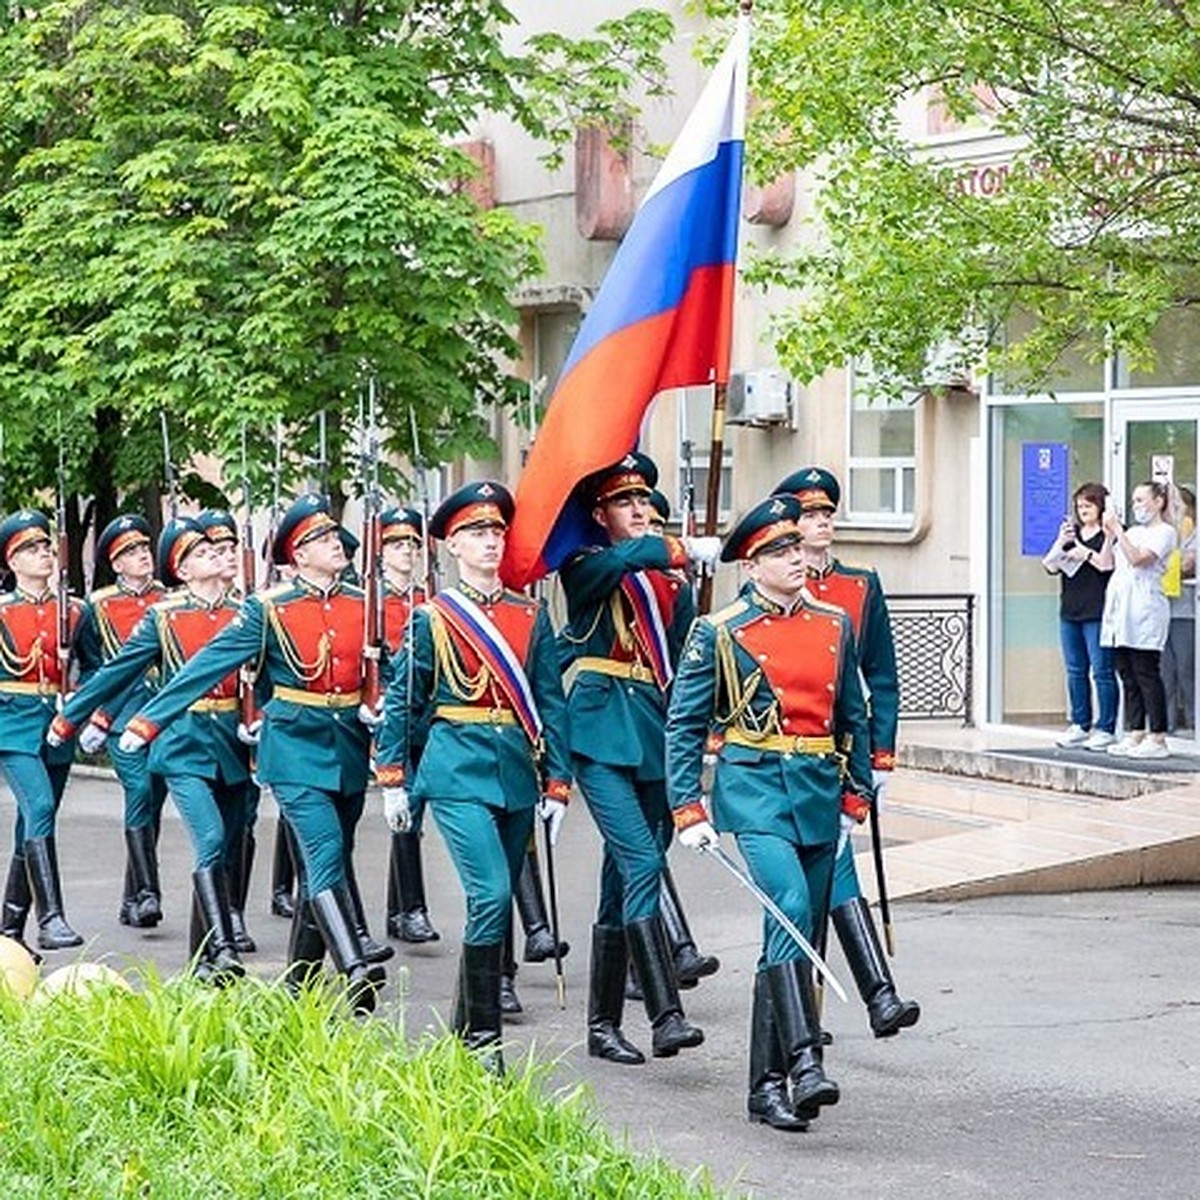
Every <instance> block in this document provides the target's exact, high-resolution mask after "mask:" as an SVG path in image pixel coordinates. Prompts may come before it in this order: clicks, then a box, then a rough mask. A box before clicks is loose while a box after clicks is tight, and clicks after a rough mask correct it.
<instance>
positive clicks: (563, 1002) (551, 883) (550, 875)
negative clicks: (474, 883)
mask: <svg viewBox="0 0 1200 1200" xmlns="http://www.w3.org/2000/svg"><path fill="white" fill-rule="evenodd" d="M542 833H543V834H545V838H546V891H547V892H549V893H550V936H551V937H552V938H553V939H554V983H555V986H556V987H557V989H558V1007H559V1008H566V1007H567V976H566V973H565V972H564V971H563V963H562V938H561V937H560V936H559V933H558V883H557V882H556V880H555V876H554V845H553V843H552V842H551V841H550V822H549V821H543V822H542Z"/></svg>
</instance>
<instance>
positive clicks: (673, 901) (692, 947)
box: [659, 866, 721, 988]
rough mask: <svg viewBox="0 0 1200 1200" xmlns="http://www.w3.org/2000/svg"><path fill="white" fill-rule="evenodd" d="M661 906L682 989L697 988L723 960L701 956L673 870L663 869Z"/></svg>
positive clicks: (713, 973)
mask: <svg viewBox="0 0 1200 1200" xmlns="http://www.w3.org/2000/svg"><path fill="white" fill-rule="evenodd" d="M659 900H660V905H661V910H662V920H663V926H664V927H665V928H666V931H667V941H668V942H670V944H671V954H672V957H673V958H674V960H675V977H676V979H678V980H679V986H680V987H681V988H689V987H695V986H696V984H697V983H699V982H700V980H701V979H703V978H704V977H705V976H706V975H715V974H716V973H717V972H718V971H719V970H720V969H721V960H720V959H719V958H715V957H714V956H713V955H711V954H701V953H700V951H699V950H697V949H696V941H695V939H694V938H693V937H692V931H691V929H690V928H689V927H688V923H687V917H686V916H684V913H683V905H682V904H681V903H680V901H679V892H678V891H676V889H675V879H674V876H672V874H671V869H670V868H669V867H666V866H664V867H663V873H662V887H661V888H660V896H659Z"/></svg>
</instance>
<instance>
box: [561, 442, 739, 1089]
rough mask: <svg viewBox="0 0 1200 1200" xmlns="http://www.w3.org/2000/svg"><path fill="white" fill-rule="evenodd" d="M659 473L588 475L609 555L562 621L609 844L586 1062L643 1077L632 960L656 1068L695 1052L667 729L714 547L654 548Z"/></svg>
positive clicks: (574, 569)
mask: <svg viewBox="0 0 1200 1200" xmlns="http://www.w3.org/2000/svg"><path fill="white" fill-rule="evenodd" d="M657 481H658V469H657V467H655V465H654V463H653V462H652V461H651V460H650V459H649V458H648V457H647V456H646V455H644V454H641V453H638V452H633V453H631V454H627V455H626V456H625V457H624V458H622V459H621V460H620V461H619V462H616V463H613V464H612V465H611V466H609V467H607V468H605V469H603V470H601V471H598V472H596V473H595V474H594V475H591V476H589V477H588V478H587V479H585V480H584V481H583V483H582V484H581V485H580V489H579V491H580V496H581V497H582V498H583V499H584V501H585V502H586V503H587V504H589V505H590V506H591V513H592V518H593V520H594V521H595V523H596V525H597V526H598V528H599V530H600V536H602V537H603V539H604V540H605V541H606V542H607V545H594V546H590V547H588V548H586V549H584V550H582V551H580V552H579V553H578V554H576V555H575V556H574V557H573V558H571V559H569V560H568V561H567V562H566V563H565V564H564V566H563V567H562V569H561V572H560V578H561V580H562V585H563V590H564V591H565V592H566V596H567V612H568V620H567V624H566V626H565V627H564V628H563V630H562V631H561V632H560V634H559V658H560V663H561V665H562V667H563V668H564V670H565V669H566V668H568V667H569V666H572V665H573V666H574V668H575V671H576V675H575V683H574V686H573V687H572V689H571V695H570V730H571V759H572V764H573V767H574V771H575V775H576V777H577V778H578V780H579V785H580V788H581V789H582V791H583V795H584V799H585V800H586V801H587V805H588V809H589V810H590V812H591V814H592V817H593V818H594V820H595V822H596V824H597V826H598V827H599V829H600V833H601V835H602V836H603V838H604V861H603V866H602V869H601V882H600V903H599V907H598V909H597V913H596V923H595V925H594V926H593V928H592V963H591V983H590V990H589V1001H588V1053H589V1054H591V1055H592V1056H593V1057H596V1058H605V1059H608V1060H609V1061H610V1062H616V1063H622V1064H628V1065H637V1064H639V1063H642V1062H644V1061H645V1057H644V1055H643V1054H642V1052H641V1051H640V1050H639V1049H638V1048H637V1047H636V1046H634V1045H633V1044H632V1043H631V1042H630V1041H629V1040H628V1039H627V1038H626V1037H625V1035H624V1033H623V1032H622V1031H621V1016H622V1010H623V1000H624V994H625V975H626V965H627V963H628V961H629V958H630V957H631V958H632V960H633V964H634V966H635V968H636V970H637V974H638V979H639V982H640V984H641V988H642V997H643V1000H644V1003H645V1006H646V1013H647V1015H648V1016H649V1018H650V1023H651V1026H652V1031H653V1032H652V1048H653V1052H654V1054H655V1056H656V1057H660V1058H662V1057H670V1056H673V1055H675V1054H678V1053H679V1051H680V1050H681V1049H685V1048H687V1047H691V1046H698V1045H700V1044H701V1042H703V1040H704V1034H703V1032H702V1031H701V1030H700V1029H698V1028H697V1027H696V1026H694V1025H692V1024H690V1023H689V1022H688V1021H687V1020H686V1018H685V1017H684V1014H683V1005H682V1003H681V1002H680V999H679V986H678V981H677V978H676V974H675V964H674V960H673V957H672V954H671V949H670V946H669V944H668V941H667V935H666V931H665V929H664V927H663V923H662V919H661V916H660V890H661V884H662V877H663V869H664V866H665V857H664V847H665V845H666V844H667V843H668V841H669V840H670V833H669V829H670V820H671V818H670V810H669V808H668V805H667V792H666V782H665V781H666V768H665V762H664V746H663V728H664V725H665V723H666V714H667V697H668V692H669V688H670V685H671V680H672V677H673V674H674V670H675V663H676V660H677V658H678V654H679V649H680V647H681V646H682V643H683V639H684V637H685V636H686V634H687V628H688V624H689V623H690V621H691V616H692V612H693V609H692V604H691V594H690V591H689V589H688V587H687V584H686V581H685V580H684V579H683V578H682V576H681V575H680V574H679V573H678V570H677V568H681V567H684V566H686V565H687V564H688V563H689V562H708V561H711V560H712V559H715V557H716V552H717V550H718V549H719V543H718V542H717V540H716V539H715V538H687V539H681V538H674V537H666V538H659V537H647V536H646V535H647V534H648V533H649V522H650V513H651V511H652V510H651V507H650V495H651V493H652V492H653V490H654V485H655V483H656V482H657Z"/></svg>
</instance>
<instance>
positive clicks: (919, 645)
mask: <svg viewBox="0 0 1200 1200" xmlns="http://www.w3.org/2000/svg"><path fill="white" fill-rule="evenodd" d="M887 602H888V611H889V612H890V614H891V618H892V636H893V638H894V639H895V642H896V666H897V669H898V672H899V676H900V719H901V720H905V719H908V720H916V719H920V720H933V719H945V720H960V721H962V723H963V724H964V725H971V724H973V723H974V722H973V716H972V712H971V695H972V692H973V691H974V682H975V650H974V646H975V637H974V634H975V597H974V596H961V595H950V594H930V595H925V596H896V595H889V596H888V598H887Z"/></svg>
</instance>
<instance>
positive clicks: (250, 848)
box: [229, 829, 258, 954]
mask: <svg viewBox="0 0 1200 1200" xmlns="http://www.w3.org/2000/svg"><path fill="white" fill-rule="evenodd" d="M254 850H255V841H254V831H253V830H252V829H243V830H242V835H241V837H239V838H238V840H237V842H236V844H235V845H234V846H233V847H232V848H231V852H230V856H229V857H230V862H229V919H230V921H231V922H232V923H233V942H234V945H235V946H237V948H238V953H239V954H253V953H254V952H255V951H256V950H257V949H258V946H257V945H256V944H255V941H254V939H253V938H252V937H251V936H250V932H249V930H247V928H246V894H247V893H248V892H249V891H250V872H251V870H252V869H253V867H254Z"/></svg>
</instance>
